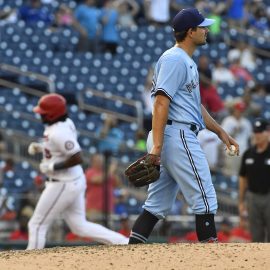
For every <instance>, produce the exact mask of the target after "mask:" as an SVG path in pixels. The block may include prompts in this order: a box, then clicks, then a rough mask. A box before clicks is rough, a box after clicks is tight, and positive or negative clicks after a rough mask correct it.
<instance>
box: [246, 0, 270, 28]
mask: <svg viewBox="0 0 270 270" xmlns="http://www.w3.org/2000/svg"><path fill="white" fill-rule="evenodd" d="M250 2H251V3H250V6H249V7H250V8H251V10H249V11H251V12H249V14H248V18H247V27H248V28H252V29H254V30H255V31H260V32H263V31H267V30H269V16H268V14H267V6H266V5H265V3H264V2H263V1H254V0H253V1H250Z"/></svg>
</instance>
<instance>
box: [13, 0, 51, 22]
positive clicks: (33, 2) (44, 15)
mask: <svg viewBox="0 0 270 270" xmlns="http://www.w3.org/2000/svg"><path fill="white" fill-rule="evenodd" d="M18 14H19V19H21V20H24V21H25V22H26V23H27V24H36V23H37V22H38V21H42V22H44V23H46V24H51V23H52V21H53V14H52V13H51V12H50V11H49V10H48V9H47V8H46V7H45V6H43V5H42V3H41V1H40V0H29V1H28V4H26V5H22V6H21V7H20V8H19V10H18Z"/></svg>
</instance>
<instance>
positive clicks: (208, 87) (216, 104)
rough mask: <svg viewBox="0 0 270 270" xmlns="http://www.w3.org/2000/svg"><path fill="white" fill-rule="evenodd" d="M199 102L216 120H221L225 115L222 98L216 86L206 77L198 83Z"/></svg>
mask: <svg viewBox="0 0 270 270" xmlns="http://www.w3.org/2000/svg"><path fill="white" fill-rule="evenodd" d="M200 93H201V102H202V104H203V105H204V107H205V108H206V109H207V110H208V112H209V113H210V114H211V115H212V116H213V117H214V118H216V119H217V120H221V119H223V118H224V117H225V115H227V110H225V107H224V103H223V100H222V99H221V97H220V96H219V94H218V92H217V88H216V87H215V85H213V84H212V83H208V79H207V80H205V81H201V83H200Z"/></svg>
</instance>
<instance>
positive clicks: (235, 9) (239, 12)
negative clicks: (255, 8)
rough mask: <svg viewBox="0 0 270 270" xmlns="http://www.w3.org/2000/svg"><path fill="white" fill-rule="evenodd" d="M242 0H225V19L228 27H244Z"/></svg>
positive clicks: (243, 2)
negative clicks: (227, 21)
mask: <svg viewBox="0 0 270 270" xmlns="http://www.w3.org/2000/svg"><path fill="white" fill-rule="evenodd" d="M244 4H245V1H244V0H227V1H226V6H227V14H226V15H227V18H228V20H229V25H230V27H242V26H243V25H244V19H245V18H244V15H245V12H244Z"/></svg>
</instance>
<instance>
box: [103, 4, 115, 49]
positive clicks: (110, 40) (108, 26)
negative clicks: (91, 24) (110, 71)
mask: <svg viewBox="0 0 270 270" xmlns="http://www.w3.org/2000/svg"><path fill="white" fill-rule="evenodd" d="M118 19H119V13H118V10H117V7H116V4H115V2H114V1H107V2H106V3H105V5H104V7H103V9H102V19H101V22H102V31H101V42H102V50H103V51H104V52H110V53H111V54H116V49H117V46H118V43H119V33H118V29H117V25H118Z"/></svg>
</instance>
